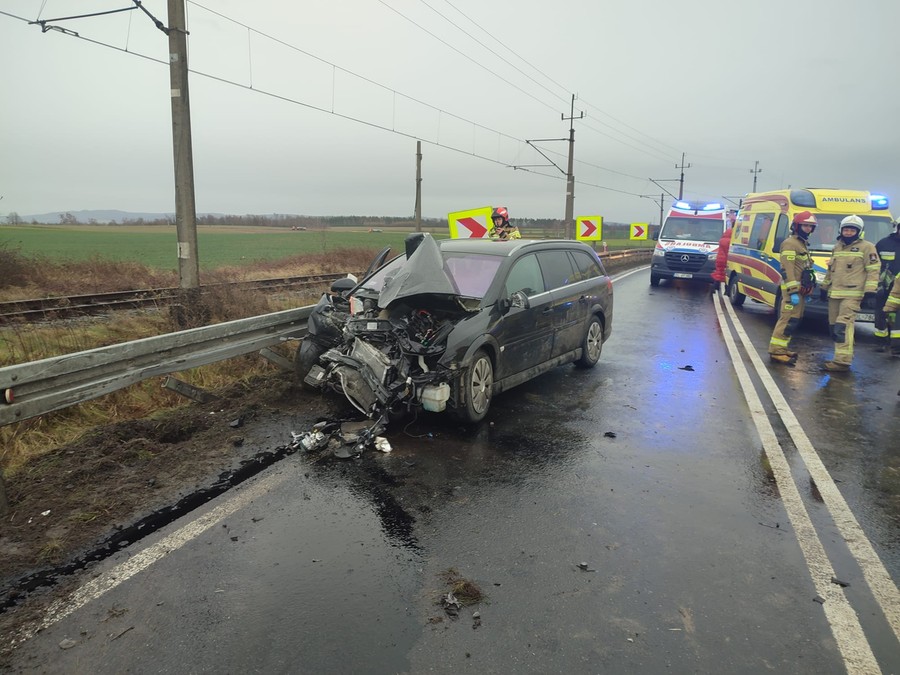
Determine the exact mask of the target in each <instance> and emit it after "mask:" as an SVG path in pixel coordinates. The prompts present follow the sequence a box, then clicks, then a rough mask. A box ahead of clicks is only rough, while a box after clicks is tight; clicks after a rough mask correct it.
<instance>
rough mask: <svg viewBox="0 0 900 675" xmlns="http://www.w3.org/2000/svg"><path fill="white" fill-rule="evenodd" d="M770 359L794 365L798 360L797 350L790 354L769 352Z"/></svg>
mask: <svg viewBox="0 0 900 675" xmlns="http://www.w3.org/2000/svg"><path fill="white" fill-rule="evenodd" d="M769 359H770V360H771V361H773V362H775V363H784V364H785V365H788V366H792V365H794V364H795V363H796V362H797V352H793V353H789V354H769Z"/></svg>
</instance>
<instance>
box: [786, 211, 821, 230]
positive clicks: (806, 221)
mask: <svg viewBox="0 0 900 675" xmlns="http://www.w3.org/2000/svg"><path fill="white" fill-rule="evenodd" d="M801 225H812V231H815V229H816V225H817V222H816V217H815V216H814V215H813V214H812V213H810V212H809V211H801V212H800V213H798V214H797V215H795V216H794V219H793V220H792V221H791V232H798V231H799V230H800V226H801Z"/></svg>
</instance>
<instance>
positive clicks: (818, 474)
mask: <svg viewBox="0 0 900 675" xmlns="http://www.w3.org/2000/svg"><path fill="white" fill-rule="evenodd" d="M722 302H723V304H724V305H725V307H726V308H727V310H728V313H729V315H730V316H731V321H732V323H733V324H734V327H735V331H736V332H737V334H738V335H739V336H740V338H741V342H742V343H743V345H744V348H745V349H746V350H747V353H748V354H749V355H750V361H751V362H752V363H753V366H754V367H755V368H756V372H757V374H758V375H759V377H760V379H761V380H762V383H763V386H764V387H765V389H766V391H767V392H768V394H769V396H770V398H771V399H772V402H773V403H774V404H775V409H776V410H777V411H778V413H779V414H780V415H781V419H782V420H783V422H784V425H785V427H786V428H787V430H788V433H789V434H790V435H791V439H792V440H793V441H794V445H795V446H796V447H797V452H798V453H799V454H800V457H801V458H802V459H803V463H804V464H806V469H807V471H809V475H810V476H812V479H813V480H814V481H815V482H816V487H817V488H818V490H819V494H821V495H822V500H823V501H824V502H825V506H826V508H827V509H828V511H829V513H830V514H831V517H832V518H833V519H834V522H835V524H836V525H837V528H838V531H839V532H840V533H841V536H842V537H843V538H844V541H845V542H846V543H847V547H848V548H849V549H850V552H851V553H852V554H853V557H854V558H856V561H857V562H858V563H859V566H860V568H861V569H862V573H863V576H864V577H865V579H866V583H867V584H868V585H869V588H870V589H871V590H872V595H874V596H875V600H876V601H877V602H878V604H879V606H880V607H881V611H882V612H884V616H885V618H886V619H887V621H888V623H889V624H890V626H891V629H892V630H893V631H894V636H895V637H896V638H897V640H900V591H898V590H897V585H896V584H895V583H894V581H893V579H891V575H890V573H888V571H887V569H886V568H885V566H884V563H882V562H881V558H879V557H878V554H877V553H876V552H875V549H874V548H873V546H872V544H871V542H869V539H868V538H867V537H866V535H865V533H864V532H863V530H862V527H860V525H859V522H858V521H857V520H856V517H855V516H854V515H853V512H852V511H851V510H850V507H849V506H848V505H847V502H846V501H845V500H844V497H843V495H842V494H841V493H840V490H838V488H837V485H836V484H835V482H834V480H833V479H832V478H831V475H830V474H829V473H828V470H827V469H826V468H825V465H824V464H823V463H822V459H821V457H819V453H817V452H816V449H815V448H814V447H813V445H812V443H811V442H810V440H809V437H808V436H807V435H806V433H805V432H804V431H803V427H801V426H800V422H799V421H798V420H797V417H796V416H795V415H794V411H793V410H791V407H790V405H788V402H787V401H786V400H785V398H784V396H783V395H782V393H781V390H780V389H779V388H778V385H777V384H775V380H773V379H772V375H771V374H770V373H769V371H768V369H767V368H766V367H765V365H764V364H763V362H762V360H761V359H760V358H759V355H758V354H757V353H756V350H755V349H754V348H753V346H752V344H751V342H750V338H749V337H748V336H747V333H746V332H744V328H743V326H741V324H740V322H739V321H738V318H737V316H736V315H735V312H734V308H733V307H731V305H730V303H727V302H725V301H724V300H723V301H722Z"/></svg>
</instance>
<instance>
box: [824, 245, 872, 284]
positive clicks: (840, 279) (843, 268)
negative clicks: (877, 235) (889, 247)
mask: <svg viewBox="0 0 900 675" xmlns="http://www.w3.org/2000/svg"><path fill="white" fill-rule="evenodd" d="M880 269H881V260H880V259H879V258H878V251H876V250H875V244H873V243H872V242H869V241H866V240H865V239H857V240H856V241H853V242H852V243H850V244H845V243H844V242H843V241H838V243H837V244H836V245H835V247H834V252H833V253H832V256H831V260H829V261H828V271H827V272H826V273H825V280H824V281H823V282H822V288H827V289H828V297H830V298H861V297H863V295H865V294H866V293H874V292H875V291H876V290H877V288H878V271H879V270H880Z"/></svg>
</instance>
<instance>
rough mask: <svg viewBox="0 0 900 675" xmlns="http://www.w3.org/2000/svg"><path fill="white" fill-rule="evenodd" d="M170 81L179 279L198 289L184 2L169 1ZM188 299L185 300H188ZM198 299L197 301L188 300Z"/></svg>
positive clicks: (188, 286) (190, 288)
mask: <svg viewBox="0 0 900 675" xmlns="http://www.w3.org/2000/svg"><path fill="white" fill-rule="evenodd" d="M168 8H169V28H168V31H167V32H168V35H169V81H170V84H171V97H172V143H173V146H174V157H175V227H176V231H177V234H178V278H179V281H180V286H181V288H182V289H184V290H193V289H197V293H192V294H186V295H198V294H199V288H200V262H199V256H198V254H197V207H196V204H195V203H194V157H193V149H192V144H191V106H190V97H189V96H188V63H187V31H186V30H185V12H184V0H168ZM187 299H188V298H186V300H187ZM191 299H192V300H193V299H199V298H191Z"/></svg>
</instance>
